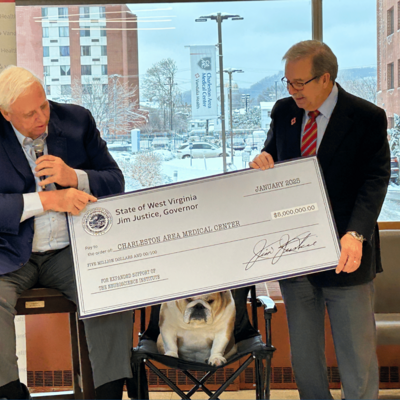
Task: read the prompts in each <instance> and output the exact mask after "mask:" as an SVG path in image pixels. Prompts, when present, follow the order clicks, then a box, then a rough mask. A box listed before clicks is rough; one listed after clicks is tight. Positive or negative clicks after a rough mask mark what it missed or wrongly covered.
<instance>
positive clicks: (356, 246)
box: [336, 233, 362, 274]
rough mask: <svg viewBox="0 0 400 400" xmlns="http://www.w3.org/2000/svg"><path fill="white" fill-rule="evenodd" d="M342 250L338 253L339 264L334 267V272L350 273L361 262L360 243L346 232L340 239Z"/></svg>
mask: <svg viewBox="0 0 400 400" xmlns="http://www.w3.org/2000/svg"><path fill="white" fill-rule="evenodd" d="M340 244H341V246H342V251H341V253H340V259H339V264H338V266H337V267H336V273H337V274H339V273H340V272H347V273H351V272H354V271H356V270H357V269H358V267H359V266H360V264H361V257H362V243H361V242H360V241H359V240H357V239H355V238H354V237H353V236H351V235H349V234H348V233H346V234H345V235H344V236H343V237H342V239H340Z"/></svg>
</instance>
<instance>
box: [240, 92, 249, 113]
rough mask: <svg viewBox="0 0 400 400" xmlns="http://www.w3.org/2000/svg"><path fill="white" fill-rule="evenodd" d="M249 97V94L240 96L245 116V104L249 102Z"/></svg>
mask: <svg viewBox="0 0 400 400" xmlns="http://www.w3.org/2000/svg"><path fill="white" fill-rule="evenodd" d="M249 98H250V95H249V94H242V101H243V103H244V104H245V108H246V114H247V103H248V101H249Z"/></svg>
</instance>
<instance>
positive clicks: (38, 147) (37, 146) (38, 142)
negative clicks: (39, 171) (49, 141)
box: [32, 138, 44, 158]
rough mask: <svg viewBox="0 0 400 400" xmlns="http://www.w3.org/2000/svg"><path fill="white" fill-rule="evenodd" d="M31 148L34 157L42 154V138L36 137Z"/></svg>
mask: <svg viewBox="0 0 400 400" xmlns="http://www.w3.org/2000/svg"><path fill="white" fill-rule="evenodd" d="M32 147H33V150H34V152H35V154H36V157H37V158H39V157H41V156H42V155H43V150H44V140H43V139H40V138H37V139H35V140H34V141H33V142H32Z"/></svg>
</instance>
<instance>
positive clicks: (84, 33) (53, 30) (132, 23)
mask: <svg viewBox="0 0 400 400" xmlns="http://www.w3.org/2000/svg"><path fill="white" fill-rule="evenodd" d="M16 14H17V16H16V19H17V62H18V65H19V66H23V67H26V68H29V69H30V70H31V71H33V72H34V73H36V75H38V76H39V77H40V78H42V79H43V82H44V84H45V87H46V93H47V97H48V98H49V99H50V100H55V101H60V102H69V101H70V100H71V90H72V91H74V90H75V89H76V87H77V86H80V85H81V90H83V93H89V92H90V91H92V90H94V88H95V87H96V88H101V89H102V90H103V91H104V93H110V92H112V90H113V86H114V87H115V85H116V84H117V83H126V84H128V85H129V86H130V87H136V88H137V89H136V93H135V95H134V98H133V101H135V102H137V104H139V102H138V99H139V77H138V75H139V71H138V40H137V21H136V15H134V14H132V13H131V12H130V10H129V8H128V7H127V6H126V5H106V6H64V7H56V6H50V7H39V6H28V7H17V8H16ZM83 105H85V104H83ZM88 108H90V107H88Z"/></svg>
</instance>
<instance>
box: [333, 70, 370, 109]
mask: <svg viewBox="0 0 400 400" xmlns="http://www.w3.org/2000/svg"><path fill="white" fill-rule="evenodd" d="M340 84H341V85H342V86H343V88H344V89H345V90H347V91H348V92H350V93H352V94H354V95H356V96H358V97H361V98H363V99H365V100H368V101H370V102H371V103H374V104H376V88H377V82H376V77H372V76H367V77H365V78H360V79H353V80H347V81H342V82H340Z"/></svg>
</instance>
